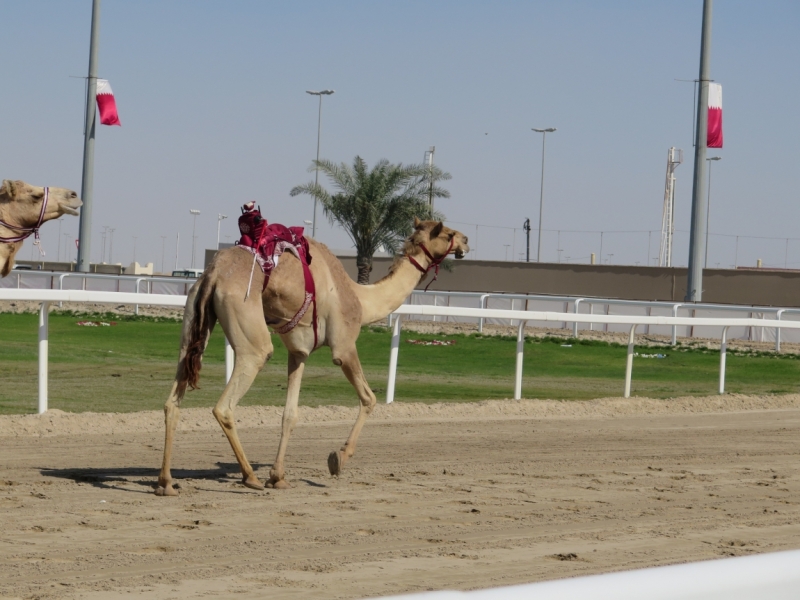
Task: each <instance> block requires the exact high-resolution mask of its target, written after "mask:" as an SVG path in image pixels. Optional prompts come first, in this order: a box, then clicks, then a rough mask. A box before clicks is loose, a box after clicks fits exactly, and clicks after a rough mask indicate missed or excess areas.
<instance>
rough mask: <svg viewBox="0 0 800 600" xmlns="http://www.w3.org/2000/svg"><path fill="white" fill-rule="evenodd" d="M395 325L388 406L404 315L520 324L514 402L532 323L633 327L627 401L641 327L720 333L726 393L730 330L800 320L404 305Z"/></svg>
mask: <svg viewBox="0 0 800 600" xmlns="http://www.w3.org/2000/svg"><path fill="white" fill-rule="evenodd" d="M394 315H395V316H394V319H393V321H394V323H393V327H392V344H391V352H390V354H389V379H388V383H387V386H386V403H387V404H388V403H391V402H393V401H394V394H395V386H396V382H397V360H398V354H399V350H400V323H401V321H402V315H423V316H442V317H445V316H452V317H473V318H484V319H503V320H510V321H512V322H513V321H517V323H518V328H517V355H516V373H515V377H514V399H515V400H519V399H520V398H521V397H522V366H523V358H524V352H525V326H526V324H527V323H528V322H529V321H536V322H539V323H552V322H556V323H558V322H567V323H589V324H606V323H608V324H611V323H614V324H618V325H627V326H629V327H630V329H629V332H628V355H627V363H626V367H625V387H624V392H623V395H624V396H625V398H628V397H630V394H631V378H632V374H633V350H634V343H633V342H634V334H635V332H636V327H638V326H639V325H668V326H682V325H684V326H685V325H688V326H691V327H700V326H702V327H707V328H712V329H713V330H716V331H718V332H719V335H720V343H721V347H720V371H719V393H720V394H724V393H725V362H726V355H727V343H726V342H727V335H728V329H729V328H731V327H765V326H770V327H776V328H786V329H798V330H800V321H775V320H768V319H752V318H731V317H727V318H709V317H660V316H636V315H591V314H589V315H587V314H574V313H573V314H568V313H566V314H565V313H556V312H540V311H526V310H497V309H489V308H457V307H453V306H450V307H447V306H411V305H407V304H404V305H403V306H400V307H399V308H398V309H397V310H396V311H395V312H394Z"/></svg>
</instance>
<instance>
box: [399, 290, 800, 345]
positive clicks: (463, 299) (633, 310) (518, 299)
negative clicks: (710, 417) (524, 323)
mask: <svg viewBox="0 0 800 600" xmlns="http://www.w3.org/2000/svg"><path fill="white" fill-rule="evenodd" d="M406 304H407V305H411V306H431V305H433V306H448V307H456V306H457V307H461V308H469V307H474V308H502V309H504V308H510V309H511V310H515V309H516V308H517V307H522V309H523V310H540V311H553V310H554V307H557V306H560V307H561V309H562V311H563V312H564V313H570V312H571V313H575V314H578V313H581V312H582V313H584V314H587V313H588V314H594V313H595V312H597V311H600V313H604V314H612V311H617V312H616V314H627V315H634V314H642V315H644V316H653V315H654V314H655V315H658V314H661V313H663V316H673V317H678V316H693V317H696V316H700V317H703V316H709V317H710V316H716V317H725V316H731V315H739V314H742V313H744V314H745V315H748V316H750V317H753V316H755V315H763V317H767V316H771V317H774V318H775V319H776V320H783V319H784V318H786V317H790V318H791V317H792V316H794V318H796V319H800V309H798V308H781V307H767V306H745V305H735V304H691V303H686V302H663V301H645V300H618V299H614V298H587V297H580V296H545V295H539V294H505V293H491V294H483V293H480V292H439V291H428V292H423V291H420V290H415V291H414V292H413V293H412V294H411V295H410V296H409V298H408V300H407V301H406ZM414 317H415V318H430V319H432V320H433V321H437V320H438V319H443V320H445V321H449V320H453V321H477V323H478V331H479V332H482V331H483V327H484V324H485V323H487V322H491V323H497V322H498V320H497V319H492V318H489V317H477V318H464V317H452V316H447V317H440V316H438V315H434V316H427V317H426V316H424V315H421V314H419V313H414ZM512 324H513V323H512ZM390 325H391V323H390ZM529 325H530V326H531V327H536V326H538V327H541V326H544V323H533V322H532V323H529ZM548 325H549V326H550V327H555V328H561V329H567V328H569V327H571V328H572V335H573V337H576V338H577V337H580V334H581V327H580V324H579V323H572V324H570V323H569V322H567V321H564V320H562V321H561V322H559V323H552V322H551V323H548ZM602 327H603V329H604V331H610V330H618V328H617V327H614V325H613V324H612V325H611V327H609V324H608V323H604V324H602ZM586 329H588V330H593V329H594V324H593V323H589V324H588V325H587V324H585V325H584V330H586ZM643 333H645V334H662V335H669V336H670V337H671V338H672V344H673V345H675V343H676V342H677V338H678V337H679V335H680V336H681V337H714V336H715V335H716V333H715V332H712V333H711V334H709V333H708V331H707V329H705V328H703V327H694V326H690V325H689V326H684V327H680V326H678V325H673V326H671V327H663V326H658V325H652V326H651V325H647V326H646V327H645V331H644V332H643ZM728 337H729V339H733V338H737V339H748V340H750V341H759V342H771V341H774V342H775V350H776V351H778V352H780V350H781V342H782V341H786V342H795V343H797V342H800V331H798V332H792V335H791V336H790V338H789V339H782V335H781V329H780V328H775V327H758V328H754V327H737V328H736V329H735V330H732V331H729V336H728Z"/></svg>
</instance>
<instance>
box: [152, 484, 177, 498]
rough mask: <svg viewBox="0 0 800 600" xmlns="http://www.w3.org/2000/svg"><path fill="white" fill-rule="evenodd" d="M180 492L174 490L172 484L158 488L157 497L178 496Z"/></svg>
mask: <svg viewBox="0 0 800 600" xmlns="http://www.w3.org/2000/svg"><path fill="white" fill-rule="evenodd" d="M177 495H178V492H177V491H176V490H175V489H173V487H172V484H171V483H168V484H167V485H160V486H158V487H157V488H156V496H177Z"/></svg>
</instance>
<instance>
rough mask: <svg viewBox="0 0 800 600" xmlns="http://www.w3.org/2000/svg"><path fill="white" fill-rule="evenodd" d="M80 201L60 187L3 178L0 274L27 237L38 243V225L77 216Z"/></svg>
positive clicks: (6, 271) (9, 266)
mask: <svg viewBox="0 0 800 600" xmlns="http://www.w3.org/2000/svg"><path fill="white" fill-rule="evenodd" d="M82 205H83V202H81V201H80V199H79V198H78V194H76V193H75V192H73V191H72V190H67V189H64V188H48V187H37V186H35V185H30V184H28V183H25V182H24V181H11V180H9V179H6V180H4V181H3V185H2V186H0V276H2V277H5V276H6V275H8V274H9V273H10V272H11V269H12V268H14V257H15V256H16V255H17V252H19V249H20V248H22V242H23V241H24V240H25V239H26V238H27V237H29V236H31V235H33V236H34V237H35V241H34V243H35V244H38V243H39V227H41V226H42V223H44V222H45V221H50V220H52V219H57V218H58V217H60V216H61V215H77V214H78V210H77V209H78V208H80V207H81V206H82Z"/></svg>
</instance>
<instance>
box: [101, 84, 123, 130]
mask: <svg viewBox="0 0 800 600" xmlns="http://www.w3.org/2000/svg"><path fill="white" fill-rule="evenodd" d="M97 108H99V109H100V123H102V124H103V125H119V126H122V123H120V122H119V115H118V114H117V102H116V100H114V92H112V91H111V86H110V85H109V84H108V79H98V80H97Z"/></svg>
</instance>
